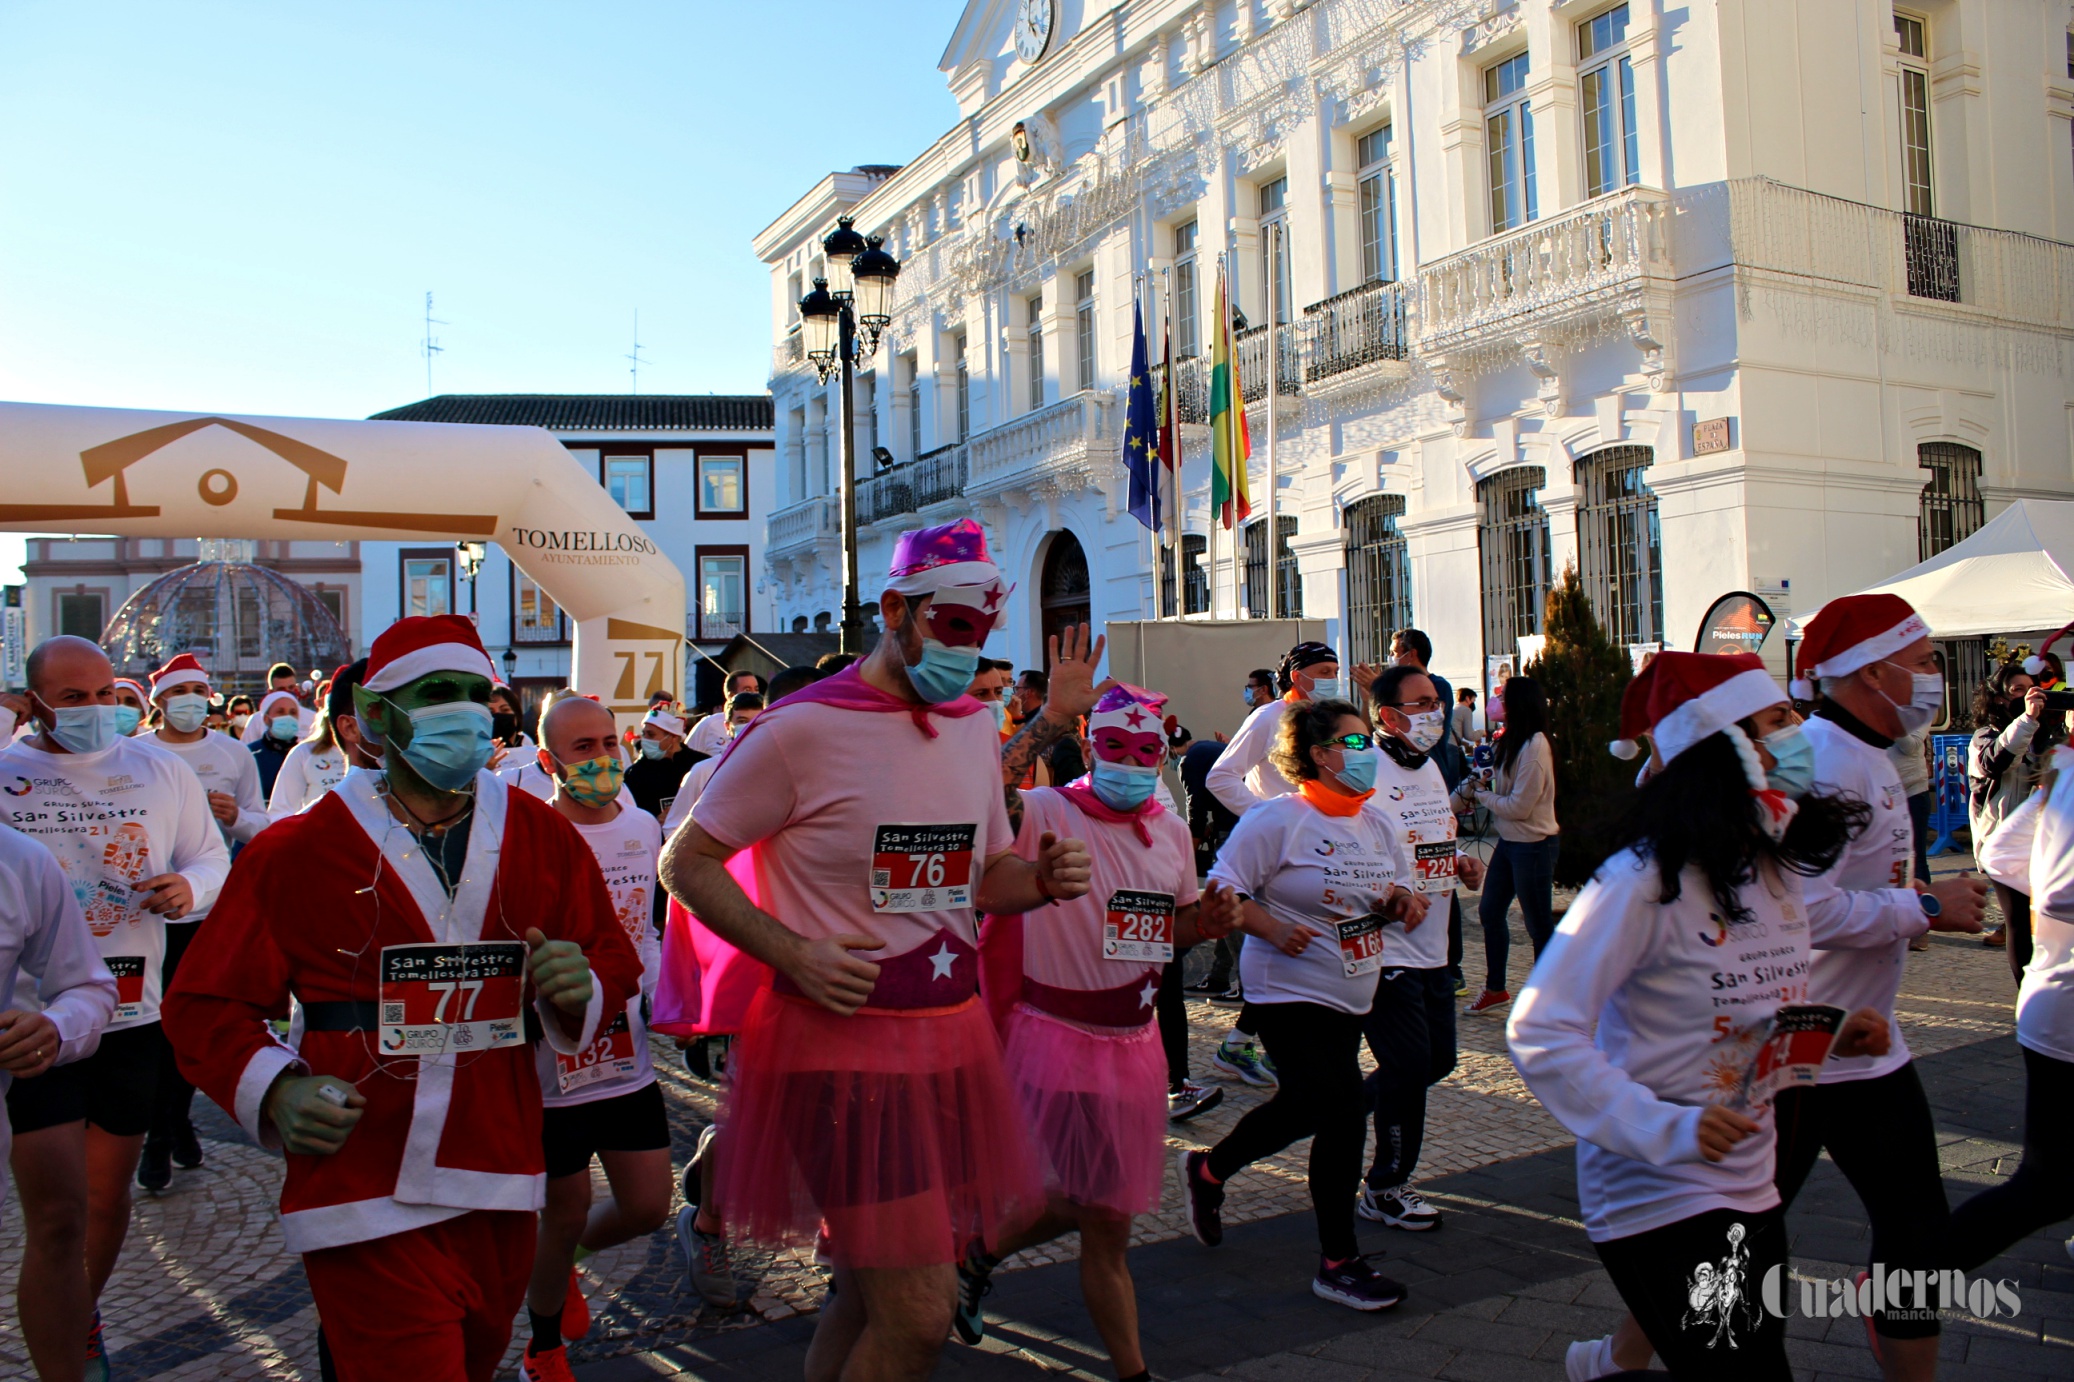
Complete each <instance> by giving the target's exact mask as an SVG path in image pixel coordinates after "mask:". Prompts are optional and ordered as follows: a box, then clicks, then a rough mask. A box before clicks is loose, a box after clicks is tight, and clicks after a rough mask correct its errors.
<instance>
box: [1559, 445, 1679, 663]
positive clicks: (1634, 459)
mask: <svg viewBox="0 0 2074 1382" xmlns="http://www.w3.org/2000/svg"><path fill="white" fill-rule="evenodd" d="M1651 454H1652V453H1651V452H1650V450H1649V448H1648V447H1646V446H1608V447H1605V448H1603V449H1601V450H1598V451H1594V452H1592V453H1591V454H1590V455H1589V456H1584V457H1581V458H1579V460H1578V462H1577V569H1578V575H1579V577H1580V578H1581V579H1582V580H1583V582H1584V591H1585V594H1587V595H1589V596H1590V597H1591V602H1592V611H1593V612H1594V613H1595V614H1597V615H1598V616H1599V623H1600V624H1601V625H1602V626H1603V627H1604V628H1605V630H1606V636H1607V637H1608V638H1610V639H1612V640H1613V641H1614V642H1615V643H1621V644H1625V643H1656V642H1661V641H1662V639H1663V636H1664V558H1663V536H1662V529H1661V527H1660V526H1659V524H1658V521H1657V514H1656V492H1655V491H1654V490H1652V489H1650V488H1649V485H1648V483H1647V481H1646V478H1645V472H1646V471H1647V470H1648V469H1649V462H1650V459H1651Z"/></svg>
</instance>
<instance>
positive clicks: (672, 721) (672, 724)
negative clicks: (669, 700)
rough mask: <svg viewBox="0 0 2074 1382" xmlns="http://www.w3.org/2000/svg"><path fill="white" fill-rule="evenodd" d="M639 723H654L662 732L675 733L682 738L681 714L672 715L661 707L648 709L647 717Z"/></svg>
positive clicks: (682, 723)
mask: <svg viewBox="0 0 2074 1382" xmlns="http://www.w3.org/2000/svg"><path fill="white" fill-rule="evenodd" d="M641 723H642V724H644V725H654V726H655V727H656V728H657V729H659V730H661V731H662V732H663V733H665V734H670V735H675V736H676V737H677V738H679V739H682V738H683V737H684V717H683V716H681V715H672V714H671V713H670V712H669V711H667V710H664V709H662V708H661V707H657V708H656V709H654V710H651V711H649V712H648V718H647V719H645V720H643V721H642V722H641Z"/></svg>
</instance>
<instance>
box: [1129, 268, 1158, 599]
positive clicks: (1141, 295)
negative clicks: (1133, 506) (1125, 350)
mask: <svg viewBox="0 0 2074 1382" xmlns="http://www.w3.org/2000/svg"><path fill="white" fill-rule="evenodd" d="M1147 286H1148V285H1147V284H1146V282H1145V275H1144V274H1143V273H1137V274H1133V275H1131V320H1132V321H1133V322H1135V323H1136V324H1137V332H1138V335H1139V337H1140V338H1142V337H1143V336H1144V334H1145V289H1146V287H1147ZM1136 348H1137V346H1136V343H1135V342H1133V344H1132V349H1133V350H1135V349H1136ZM1147 354H1148V355H1149V354H1150V352H1149V351H1148V352H1147ZM1145 373H1146V376H1147V378H1146V383H1147V384H1150V383H1151V382H1152V381H1151V374H1152V362H1151V360H1150V359H1147V360H1146V362H1145ZM1152 436H1153V440H1154V442H1155V444H1156V443H1157V442H1158V439H1159V426H1158V422H1157V419H1156V418H1155V421H1154V425H1153V429H1152ZM1156 449H1157V448H1156V445H1155V450H1156ZM1145 477H1146V480H1147V482H1148V483H1149V484H1150V486H1151V496H1150V497H1151V499H1152V503H1151V506H1150V507H1151V516H1152V522H1151V523H1150V524H1149V525H1147V527H1146V529H1145V536H1146V538H1147V539H1148V540H1149V545H1150V546H1151V548H1152V617H1153V618H1154V619H1158V618H1159V612H1160V608H1161V600H1160V596H1161V594H1162V593H1163V592H1162V591H1161V589H1160V571H1159V457H1158V456H1157V455H1147V456H1146V458H1145Z"/></svg>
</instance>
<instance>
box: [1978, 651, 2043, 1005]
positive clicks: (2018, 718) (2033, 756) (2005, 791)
mask: <svg viewBox="0 0 2074 1382" xmlns="http://www.w3.org/2000/svg"><path fill="white" fill-rule="evenodd" d="M2044 720H2045V688H2044V687H2043V686H2041V685H2039V684H2038V681H2037V679H2036V678H2034V677H2032V676H2031V674H2030V673H2028V672H2026V671H2025V670H2024V669H2023V664H2021V663H2017V662H2005V663H2003V664H2002V665H2001V666H2000V667H1997V668H1996V669H1995V670H1994V672H1993V673H1992V674H1990V675H1989V677H1988V679H1987V680H1986V681H1983V682H1982V683H1981V684H1980V689H1979V690H1978V691H1976V692H1974V693H1973V723H1974V725H1975V729H1974V731H1973V742H1972V743H1970V744H1968V745H1967V746H1966V818H1967V824H1968V825H1970V826H1971V827H1972V830H1973V848H1974V849H1975V850H1978V849H1980V847H1981V846H1982V845H1983V844H1985V843H1986V842H1987V838H1988V836H1990V835H1992V834H1994V833H1995V829H1996V827H1998V826H1999V825H2001V824H2002V822H2003V821H2004V820H2005V819H2006V818H2007V817H2008V816H2009V814H2010V812H2012V811H2014V810H2016V808H2017V807H2019V806H2021V805H2023V803H2024V798H2026V797H2028V796H2030V795H2031V793H2032V792H2034V791H2036V790H2037V788H2038V783H2039V781H2040V779H2041V778H2042V777H2043V776H2044V773H2045V763H2046V759H2047V756H2048V753H2049V747H2050V746H2049V745H2048V744H2046V743H2045V742H2044V741H2045V740H2046V739H2047V738H2049V737H2050V736H2048V735H2044V734H2041V733H2040V732H2039V731H2040V729H2041V728H2042V727H2043V724H2044ZM1994 888H1995V900H1996V902H1998V903H1999V904H2000V905H2001V908H2002V930H2003V940H2004V944H2006V945H2007V946H2008V948H2009V972H2010V973H2011V974H2012V975H2014V976H2015V978H2016V981H2017V982H2018V983H2019V984H2021V983H2022V982H2023V980H2024V966H2025V965H2027V964H2029V963H2030V962H2031V899H2030V897H2029V896H2028V895H2026V894H2024V893H2021V892H2018V891H2017V890H2016V889H2015V888H2012V887H2010V886H2009V885H2008V884H2007V883H2003V882H2000V881H1997V882H1996V883H1995V885H1994Z"/></svg>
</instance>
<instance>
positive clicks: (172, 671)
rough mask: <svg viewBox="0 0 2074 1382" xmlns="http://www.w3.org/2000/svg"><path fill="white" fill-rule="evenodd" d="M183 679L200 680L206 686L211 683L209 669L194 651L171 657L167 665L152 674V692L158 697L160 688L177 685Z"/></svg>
mask: <svg viewBox="0 0 2074 1382" xmlns="http://www.w3.org/2000/svg"><path fill="white" fill-rule="evenodd" d="M183 681H198V682H201V683H202V684H203V685H204V686H206V685H208V683H209V669H208V668H206V667H204V666H202V664H201V660H200V659H199V658H197V657H196V656H195V655H194V654H193V653H180V654H178V655H177V656H175V657H173V658H170V659H169V660H168V661H167V662H166V665H165V666H163V667H161V668H159V669H158V670H157V671H156V672H153V673H152V674H151V694H152V696H153V697H156V696H157V695H158V693H159V688H160V687H164V686H177V685H178V684H180V683H181V682H183Z"/></svg>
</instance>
